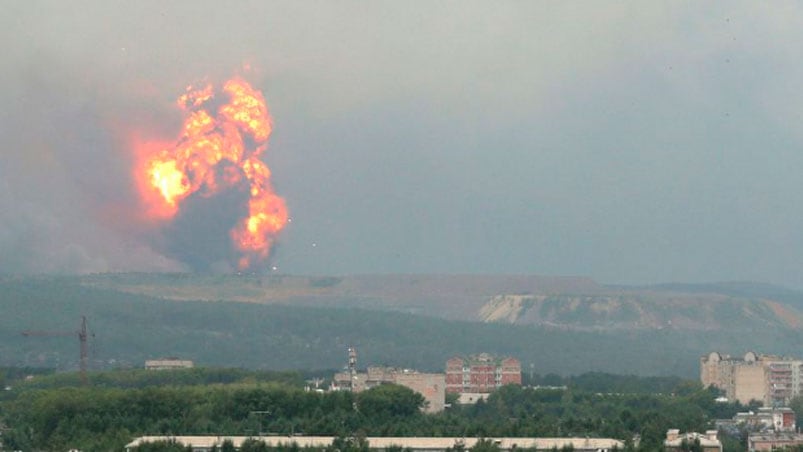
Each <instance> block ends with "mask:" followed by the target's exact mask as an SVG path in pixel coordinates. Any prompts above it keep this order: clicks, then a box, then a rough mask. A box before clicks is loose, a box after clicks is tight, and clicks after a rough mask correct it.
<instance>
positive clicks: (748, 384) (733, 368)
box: [700, 352, 803, 407]
mask: <svg viewBox="0 0 803 452" xmlns="http://www.w3.org/2000/svg"><path fill="white" fill-rule="evenodd" d="M801 377H803V360H800V359H795V358H789V357H784V356H776V355H757V354H756V353H754V352H747V353H745V355H744V357H742V358H733V357H730V356H728V355H721V354H719V353H717V352H711V353H709V354H708V355H706V356H703V357H701V358H700V381H701V382H702V384H703V386H705V387H708V386H714V387H717V388H719V389H722V390H723V391H725V396H726V397H727V398H728V399H729V400H738V401H739V402H740V403H743V404H747V403H749V402H750V401H751V400H756V401H759V402H761V403H762V404H764V406H768V407H778V406H787V405H789V402H790V401H791V400H792V398H794V397H795V396H797V395H798V394H800V393H801V390H803V384H802V383H801Z"/></svg>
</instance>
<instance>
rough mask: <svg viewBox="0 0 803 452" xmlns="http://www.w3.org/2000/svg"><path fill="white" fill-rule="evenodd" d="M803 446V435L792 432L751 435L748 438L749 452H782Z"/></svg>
mask: <svg viewBox="0 0 803 452" xmlns="http://www.w3.org/2000/svg"><path fill="white" fill-rule="evenodd" d="M799 445H803V434H800V433H792V432H788V433H787V432H773V433H751V434H750V435H748V436H747V450H748V451H750V452H752V451H759V450H782V449H785V448H790V447H794V446H799Z"/></svg>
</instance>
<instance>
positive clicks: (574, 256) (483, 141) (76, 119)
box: [0, 0, 803, 287]
mask: <svg viewBox="0 0 803 452" xmlns="http://www.w3.org/2000/svg"><path fill="white" fill-rule="evenodd" d="M4 7H5V8H4V14H3V15H2V17H0V55H2V62H0V64H2V69H1V70H0V149H2V159H1V160H0V273H2V272H11V273H20V272H22V273H26V272H91V271H124V270H176V269H186V268H189V267H187V266H186V265H185V264H184V263H182V262H181V261H182V260H183V259H184V257H183V256H184V255H183V254H182V252H180V251H179V252H177V251H176V250H177V249H182V248H186V249H195V248H194V247H199V248H201V249H202V248H204V247H209V243H210V242H214V241H216V240H217V237H213V236H211V235H210V232H209V231H210V230H211V231H214V230H216V228H214V227H210V228H206V227H204V226H205V225H204V224H200V223H198V224H197V226H198V227H197V228H195V227H194V226H189V227H188V230H187V231H186V233H185V232H184V231H176V230H171V231H168V232H165V233H164V234H163V235H161V236H159V237H154V236H153V235H149V236H146V235H143V234H142V233H141V232H139V231H137V230H136V228H134V227H130V226H129V225H128V222H127V220H126V218H127V216H129V215H130V212H127V211H126V210H127V209H130V206H131V205H132V202H131V200H132V197H134V191H133V189H132V187H131V178H130V173H131V152H130V138H131V134H132V133H134V131H136V132H137V133H138V134H142V133H143V132H147V133H153V134H154V136H165V135H167V136H169V135H170V134H175V133H176V132H177V128H178V126H179V124H180V120H181V118H180V116H179V113H178V112H177V111H176V110H175V109H174V108H173V102H174V99H175V98H176V96H177V95H179V94H181V92H182V90H183V87H184V86H185V85H187V84H188V83H191V82H194V81H197V80H199V79H202V78H204V77H208V78H209V79H210V80H213V81H222V80H224V79H225V78H226V77H229V76H231V75H232V74H234V73H235V72H236V71H237V70H238V68H240V67H241V66H242V65H243V63H250V64H251V65H252V66H253V68H254V70H253V71H252V72H251V73H250V74H249V75H248V76H247V78H248V79H249V80H250V81H251V82H252V83H253V84H254V86H255V87H257V88H259V89H261V90H262V91H263V92H264V93H265V96H266V98H267V100H268V103H269V107H270V109H271V113H272V115H273V118H274V134H273V136H272V138H271V142H270V148H269V150H268V152H267V154H266V157H265V160H266V162H267V163H268V164H269V165H270V166H271V168H272V170H273V174H274V183H275V186H276V190H277V192H278V193H279V194H281V195H282V196H284V197H285V198H286V200H287V204H288V207H289V209H290V212H291V217H292V223H291V224H290V225H289V227H288V228H287V230H285V231H284V233H283V234H282V235H281V236H280V238H279V243H278V246H277V247H276V249H275V250H274V258H273V259H272V261H271V262H270V263H269V264H268V265H270V266H273V265H275V266H277V267H278V271H279V272H283V273H296V274H303V273H316V274H351V273H388V272H404V273H429V272H436V273H537V274H551V275H587V276H591V277H593V278H595V279H597V280H599V281H602V282H611V283H652V282H665V281H713V280H758V281H767V282H775V283H782V284H786V285H790V286H794V287H803V283H801V280H800V275H801V274H802V273H803V200H801V199H800V197H801V196H800V195H801V193H803V178H801V175H800V173H801V169H803V122H801V121H802V120H803V90H801V89H799V85H800V84H801V83H803V45H801V43H803V27H801V26H800V24H801V23H803V7H802V6H801V5H800V3H795V2H788V3H787V2H772V3H766V2H744V3H742V2H716V3H712V2H704V3H699V2H664V3H659V2H641V1H636V2H619V1H616V2H614V1H610V2H603V1H597V2H588V1H576V2H562V1H554V2H533V1H526V2H466V1H456V2H402V1H394V2H374V1H372V2H368V1H365V2H350V1H334V2H324V1H315V2H299V1H287V2H266V1H254V2H224V1H186V2H162V1H151V2H148V1H137V2H131V1H125V2H112V1H107V0H104V1H97V2H63V1H52V2H33V1H18V2H8V3H6V4H5V5H4ZM222 210H226V209H222ZM216 215H223V213H218V211H217V210H216V208H215V209H211V210H210V209H207V211H205V212H203V214H202V215H199V217H198V218H199V220H198V221H200V222H210V223H214V222H215V221H216ZM198 231H201V232H198ZM219 240H220V241H221V242H223V243H227V240H228V237H225V236H224V237H220V238H219Z"/></svg>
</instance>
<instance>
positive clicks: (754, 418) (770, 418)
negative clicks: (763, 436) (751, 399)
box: [733, 407, 797, 432]
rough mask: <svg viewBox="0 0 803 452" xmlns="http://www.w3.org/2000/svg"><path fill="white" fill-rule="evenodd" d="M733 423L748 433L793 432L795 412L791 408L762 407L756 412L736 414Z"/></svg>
mask: <svg viewBox="0 0 803 452" xmlns="http://www.w3.org/2000/svg"><path fill="white" fill-rule="evenodd" d="M733 421H734V422H735V423H736V424H737V425H739V426H743V427H745V428H746V429H747V430H748V431H754V432H761V431H775V432H794V431H795V430H796V428H797V426H796V424H795V412H794V410H792V409H791V408H787V407H782V408H770V407H762V408H759V409H758V411H757V412H753V411H748V412H746V413H736V415H735V416H734V417H733Z"/></svg>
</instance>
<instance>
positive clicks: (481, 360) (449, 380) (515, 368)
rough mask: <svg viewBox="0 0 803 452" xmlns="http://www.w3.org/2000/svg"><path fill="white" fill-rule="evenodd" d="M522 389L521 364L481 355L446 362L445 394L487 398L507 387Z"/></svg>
mask: <svg viewBox="0 0 803 452" xmlns="http://www.w3.org/2000/svg"><path fill="white" fill-rule="evenodd" d="M507 384H515V385H521V361H519V360H518V359H516V358H510V357H506V358H497V357H494V356H492V355H490V354H488V353H480V354H479V355H472V356H469V357H467V358H463V357H459V356H456V357H454V358H451V359H449V360H448V361H446V392H448V393H456V394H460V393H474V394H484V393H489V392H493V391H495V390H496V389H498V388H500V387H502V386H504V385H507Z"/></svg>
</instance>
